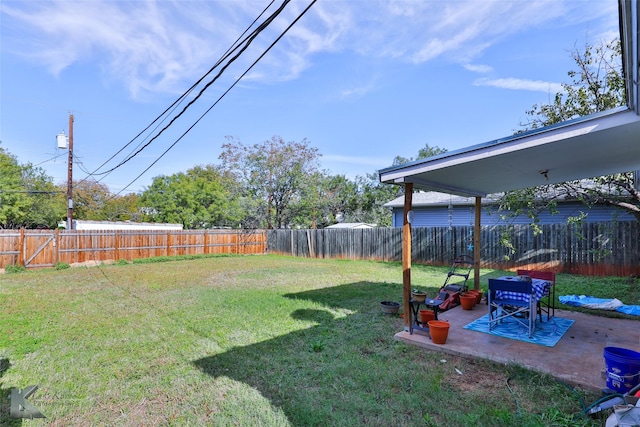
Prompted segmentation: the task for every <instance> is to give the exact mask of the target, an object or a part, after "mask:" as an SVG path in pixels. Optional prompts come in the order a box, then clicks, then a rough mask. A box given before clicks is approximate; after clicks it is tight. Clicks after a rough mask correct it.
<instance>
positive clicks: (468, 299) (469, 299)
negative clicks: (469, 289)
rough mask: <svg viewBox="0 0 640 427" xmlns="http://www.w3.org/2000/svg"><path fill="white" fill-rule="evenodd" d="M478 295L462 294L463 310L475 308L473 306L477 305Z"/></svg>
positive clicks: (461, 303)
mask: <svg viewBox="0 0 640 427" xmlns="http://www.w3.org/2000/svg"><path fill="white" fill-rule="evenodd" d="M476 299H477V297H476V296H475V295H470V294H464V295H460V305H461V306H462V309H463V310H473V307H474V306H475V305H476Z"/></svg>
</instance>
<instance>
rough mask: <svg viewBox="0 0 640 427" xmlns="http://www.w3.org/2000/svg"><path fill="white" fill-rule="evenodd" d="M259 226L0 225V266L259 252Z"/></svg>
mask: <svg viewBox="0 0 640 427" xmlns="http://www.w3.org/2000/svg"><path fill="white" fill-rule="evenodd" d="M265 248H266V234H265V232H264V231H263V230H170V231H166V230H163V231H160V230H131V231H129V230H127V231H123V230H104V231H103V230H99V231H96V230H25V229H20V230H0V268H4V267H6V266H7V265H21V266H25V267H27V268H36V267H51V266H55V265H56V264H57V263H59V262H61V263H62V262H63V263H67V264H74V263H82V262H88V261H95V262H101V261H107V260H114V261H117V260H121V259H125V260H128V261H131V260H133V259H136V258H150V257H155V256H175V255H200V254H253V253H264V252H265Z"/></svg>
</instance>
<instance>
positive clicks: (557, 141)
mask: <svg viewBox="0 0 640 427" xmlns="http://www.w3.org/2000/svg"><path fill="white" fill-rule="evenodd" d="M636 169H640V116H638V115H637V114H636V112H635V111H634V110H631V109H628V108H621V109H617V110H612V111H608V112H605V113H601V114H596V115H593V116H589V117H584V118H580V119H576V120H573V121H570V122H565V123H561V124H558V125H556V126H550V127H546V128H543V129H541V130H537V131H535V132H527V133H524V134H520V135H516V136H512V137H508V138H502V139H498V140H495V141H491V142H488V143H485V144H479V145H475V146H472V147H468V148H465V149H462V150H458V151H453V152H450V153H445V154H442V155H439V156H435V157H430V158H428V159H422V160H419V161H416V162H412V163H408V164H404V165H400V166H394V167H390V168H386V169H382V170H381V171H380V172H379V173H380V181H381V182H385V183H390V184H401V185H404V184H407V183H413V187H414V188H415V189H421V190H427V191H439V192H443V193H449V194H456V195H460V196H466V197H472V196H481V197H484V196H486V195H487V194H491V193H499V192H502V191H508V190H517V189H522V188H529V187H535V186H537V185H543V184H554V183H561V182H565V181H572V180H576V179H582V178H591V177H595V176H600V175H608V174H613V173H618V172H626V171H632V170H636Z"/></svg>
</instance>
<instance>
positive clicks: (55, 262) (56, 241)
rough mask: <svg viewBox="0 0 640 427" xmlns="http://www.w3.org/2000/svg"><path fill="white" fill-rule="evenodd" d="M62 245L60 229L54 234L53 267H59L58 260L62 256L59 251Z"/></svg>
mask: <svg viewBox="0 0 640 427" xmlns="http://www.w3.org/2000/svg"><path fill="white" fill-rule="evenodd" d="M59 245H60V229H59V228H56V229H55V231H54V232H53V247H54V249H53V265H58V260H59V258H58V257H59V256H60V250H59V249H58V247H59Z"/></svg>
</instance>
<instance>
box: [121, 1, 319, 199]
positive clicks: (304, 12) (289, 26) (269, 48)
mask: <svg viewBox="0 0 640 427" xmlns="http://www.w3.org/2000/svg"><path fill="white" fill-rule="evenodd" d="M289 1H290V0H287V1H285V2H284V3H283V5H282V6H281V8H283V7H284V6H285V5H286V3H288V2H289ZM316 1H317V0H313V1H312V2H311V3H310V4H309V5H308V6H307V7H306V8H305V9H304V10H303V11H302V12H301V13H300V14H299V15H298V16H297V17H296V19H294V20H293V22H291V24H289V25H288V26H287V28H285V30H284V31H283V32H282V33H281V34H280V35H279V36H278V37H277V38H276V39H275V40H274V41H273V42H272V43H271V44H270V45H269V47H268V48H267V49H266V50H265V51H264V52H263V53H262V54H261V55H260V56H259V57H258V58H257V59H256V60H255V61H254V62H253V63H252V64H251V65H250V66H249V68H247V69H246V70H245V71H244V72H243V73H242V74H241V75H240V76H239V77H238V78H237V79H236V80H235V81H234V82H233V84H232V85H231V86H229V88H228V89H227V90H225V91H224V92H223V93H222V95H220V96H219V97H218V99H217V100H216V101H215V102H214V103H213V104H212V105H211V106H210V107H209V108H208V109H207V110H206V111H205V112H204V113H202V114H201V115H200V117H198V119H197V120H196V121H195V122H194V123H193V124H192V125H191V126H189V128H187V130H186V131H184V132H183V133H182V134H181V135H180V136H179V137H178V139H176V140H175V141H174V142H173V143H172V144H171V145H170V146H169V148H167V149H166V150H165V151H164V152H163V153H162V154H161V155H160V156H159V157H158V158H156V160H154V161H153V162H152V163H151V164H150V165H149V166H148V167H147V168H145V169H144V170H143V171H142V172H141V173H140V174H139V175H138V176H136V177H135V178H134V179H133V180H132V181H131V182H129V184H127V185H126V186H125V187H124V188H123V189H122V190H120V191H119V192H118V193H116V194H115V195H114V197H115V196H117V195H118V194H120V193H121V192H123V191H124V190H126V189H127V188H128V187H129V186H130V185H131V184H133V183H134V182H136V181H137V180H138V179H139V178H140V177H141V176H142V175H144V174H145V173H146V172H147V171H148V170H149V169H151V168H152V167H153V166H154V165H155V164H156V163H157V162H158V161H160V159H162V157H164V156H165V155H166V154H167V153H168V152H169V151H170V150H171V149H172V148H173V147H174V146H175V145H176V144H177V143H178V142H179V141H180V140H182V138H184V136H185V135H186V134H187V133H189V132H190V131H191V129H193V128H194V127H195V125H196V124H198V122H200V120H202V119H203V118H204V116H206V115H207V114H208V113H209V112H210V111H211V110H212V109H213V107H215V106H216V105H217V104H218V103H219V102H220V101H221V100H222V98H224V97H225V96H226V95H227V93H229V91H231V89H233V88H234V87H235V86H236V85H237V84H238V83H239V82H240V80H241V79H242V78H243V77H244V76H245V75H246V74H247V73H248V72H249V71H251V69H253V67H254V66H255V65H256V64H257V63H258V62H259V61H260V60H261V59H262V58H263V57H264V56H265V55H266V54H267V53H268V52H269V51H270V50H271V49H272V48H273V47H274V46H275V45H276V44H277V43H278V42H279V41H280V40H281V39H282V37H284V36H285V34H286V33H287V32H288V31H289V30H290V29H291V28H292V27H293V26H294V25H295V24H296V23H297V22H298V21H299V20H300V19H301V18H302V17H303V16H304V15H305V14H306V13H307V11H308V10H309V9H311V7H312V6H313V5H314V4H315V3H316ZM278 13H279V12H278ZM256 35H257V34H256ZM245 49H246V48H245ZM243 51H244V50H243ZM240 53H242V52H240ZM240 53H239V54H238V55H236V56H235V57H234V58H233V60H235V59H236V58H237V57H238V56H239V55H240ZM233 60H232V61H231V62H233ZM231 62H229V63H227V64H226V65H225V67H223V69H222V70H221V71H220V72H219V73H218V75H217V76H216V78H215V79H214V80H213V81H211V82H210V83H209V84H208V86H209V85H210V84H212V83H213V82H214V81H215V80H216V79H217V78H218V77H219V76H220V75H221V74H222V72H224V70H225V69H226V68H227V67H228V66H229V65H230V64H231ZM208 86H207V87H208ZM205 89H206V87H205V88H204V89H203V91H204V90H205ZM201 93H202V92H201ZM196 99H197V98H196ZM194 101H195V99H194V100H193V101H192V102H191V103H190V104H189V105H191V104H192V103H193V102H194ZM149 143H150V142H149ZM136 154H138V153H136Z"/></svg>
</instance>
